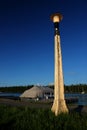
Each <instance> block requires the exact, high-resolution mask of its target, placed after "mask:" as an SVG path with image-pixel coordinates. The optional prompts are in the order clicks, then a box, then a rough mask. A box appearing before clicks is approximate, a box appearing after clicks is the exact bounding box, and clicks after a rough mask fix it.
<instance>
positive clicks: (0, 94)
mask: <svg viewBox="0 0 87 130" xmlns="http://www.w3.org/2000/svg"><path fill="white" fill-rule="evenodd" d="M20 95H21V93H5V92H0V97H19V96H20Z"/></svg>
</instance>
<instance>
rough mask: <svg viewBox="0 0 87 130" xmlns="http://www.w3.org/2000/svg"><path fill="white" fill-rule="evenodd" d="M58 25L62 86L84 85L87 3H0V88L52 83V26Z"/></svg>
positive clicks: (86, 77)
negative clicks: (56, 20)
mask: <svg viewBox="0 0 87 130" xmlns="http://www.w3.org/2000/svg"><path fill="white" fill-rule="evenodd" d="M55 12H61V13H62V14H63V20H62V21H61V23H60V34H61V46H62V56H63V72H64V83H65V84H77V83H87V0H24V1H23V0H21V1H20V0H8V1H7V0H3V1H0V86H12V85H28V84H42V85H47V84H49V83H53V82H54V28H53V27H54V26H53V23H52V22H51V21H50V15H51V14H52V13H55Z"/></svg>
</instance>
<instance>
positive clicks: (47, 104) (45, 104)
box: [0, 98, 87, 113]
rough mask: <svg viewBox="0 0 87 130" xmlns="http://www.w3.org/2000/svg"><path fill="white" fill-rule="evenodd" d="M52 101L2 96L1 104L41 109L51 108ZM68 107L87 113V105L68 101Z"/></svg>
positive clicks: (70, 110) (74, 110)
mask: <svg viewBox="0 0 87 130" xmlns="http://www.w3.org/2000/svg"><path fill="white" fill-rule="evenodd" d="M52 104H53V102H52V101H31V100H23V101H22V100H13V99H6V98H0V105H5V106H11V107H29V108H35V109H36V108H37V109H38V108H40V109H51V107H52ZM67 107H68V109H69V112H82V113H87V106H78V104H74V103H70V104H69V103H68V104H67Z"/></svg>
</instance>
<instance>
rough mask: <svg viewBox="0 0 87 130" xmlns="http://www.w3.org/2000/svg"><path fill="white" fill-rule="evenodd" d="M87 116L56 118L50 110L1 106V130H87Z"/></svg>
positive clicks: (77, 115) (75, 114) (74, 115)
mask: <svg viewBox="0 0 87 130" xmlns="http://www.w3.org/2000/svg"><path fill="white" fill-rule="evenodd" d="M86 129H87V114H79V113H75V112H73V113H70V114H60V115H58V116H57V117H55V115H54V113H52V112H51V111H50V110H49V109H35V108H33V109H30V108H28V107H10V106H4V105H1V106H0V130H86Z"/></svg>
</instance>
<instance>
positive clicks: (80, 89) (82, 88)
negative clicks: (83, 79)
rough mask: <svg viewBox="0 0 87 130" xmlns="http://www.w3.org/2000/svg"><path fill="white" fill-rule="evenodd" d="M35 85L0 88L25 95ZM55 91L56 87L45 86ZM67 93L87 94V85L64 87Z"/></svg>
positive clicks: (0, 89) (3, 90)
mask: <svg viewBox="0 0 87 130" xmlns="http://www.w3.org/2000/svg"><path fill="white" fill-rule="evenodd" d="M33 86H34V85H27V86H11V87H0V92H12V93H23V92H24V91H25V90H27V89H30V88H32V87H33ZM45 87H50V88H53V89H54V86H53V85H51V86H45ZM64 91H65V93H81V92H85V93H87V84H76V85H73V84H72V85H64Z"/></svg>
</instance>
